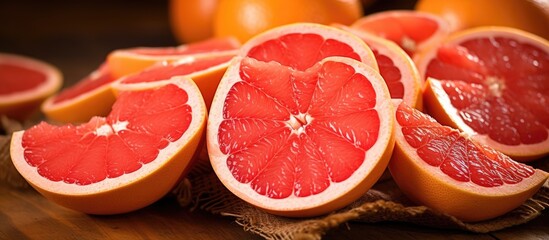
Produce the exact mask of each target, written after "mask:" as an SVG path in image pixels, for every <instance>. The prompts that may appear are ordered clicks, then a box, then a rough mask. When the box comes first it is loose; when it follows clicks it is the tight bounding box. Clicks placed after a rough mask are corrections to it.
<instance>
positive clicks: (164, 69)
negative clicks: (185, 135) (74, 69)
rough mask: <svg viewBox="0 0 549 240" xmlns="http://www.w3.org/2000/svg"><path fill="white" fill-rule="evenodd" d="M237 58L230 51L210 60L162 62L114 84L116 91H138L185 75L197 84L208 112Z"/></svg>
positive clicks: (193, 59)
mask: <svg viewBox="0 0 549 240" xmlns="http://www.w3.org/2000/svg"><path fill="white" fill-rule="evenodd" d="M234 55H235V52H227V53H225V54H221V53H220V54H219V55H215V56H209V57H201V58H194V57H192V56H188V57H185V58H181V59H179V60H176V61H172V62H165V61H163V62H160V63H157V64H155V65H152V66H150V67H148V68H145V69H144V70H142V71H140V72H137V73H134V74H130V75H127V76H125V77H122V78H121V79H119V80H118V81H116V82H114V83H113V84H112V87H113V90H114V91H115V92H118V91H127V90H136V89H141V88H143V87H145V88H146V87H149V86H150V84H151V83H152V82H156V83H158V84H164V83H163V82H166V81H171V80H170V79H171V78H172V77H174V76H186V77H189V78H191V79H192V80H193V81H194V82H195V83H196V84H197V85H198V88H199V89H200V91H201V93H202V96H203V97H204V101H205V102H206V107H207V108H208V109H209V108H210V105H211V103H212V99H213V96H214V93H215V90H216V89H217V85H218V84H219V81H220V80H221V77H223V74H224V73H225V70H226V69H227V67H228V66H229V62H230V61H231V59H232V58H233V57H234Z"/></svg>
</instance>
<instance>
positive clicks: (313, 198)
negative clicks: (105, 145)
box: [206, 57, 394, 217]
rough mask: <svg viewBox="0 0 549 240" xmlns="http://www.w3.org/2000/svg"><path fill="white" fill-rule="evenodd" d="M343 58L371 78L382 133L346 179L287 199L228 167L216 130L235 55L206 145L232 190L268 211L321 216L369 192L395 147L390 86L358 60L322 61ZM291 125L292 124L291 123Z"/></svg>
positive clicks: (235, 72) (231, 81) (217, 97)
mask: <svg viewBox="0 0 549 240" xmlns="http://www.w3.org/2000/svg"><path fill="white" fill-rule="evenodd" d="M328 61H336V62H343V63H346V64H348V65H350V66H353V67H354V68H355V71H356V72H357V73H358V74H363V75H364V76H366V77H367V79H369V80H370V82H371V83H372V85H373V86H374V89H375V90H376V93H377V94H379V95H377V97H376V104H375V109H376V111H378V115H379V116H380V117H381V120H380V124H381V125H380V128H379V132H380V134H379V137H378V139H377V141H376V143H375V144H374V145H373V146H372V147H371V148H370V149H369V150H368V151H367V152H366V154H367V156H365V158H364V161H363V163H362V164H361V166H360V167H359V168H358V169H357V170H356V171H355V172H354V173H353V174H352V175H351V176H350V177H349V178H348V179H346V180H345V181H342V182H340V183H335V182H331V183H330V184H331V185H330V186H329V187H328V188H327V189H326V190H324V191H323V192H321V193H319V194H315V195H310V196H307V197H296V196H295V195H291V196H290V197H287V198H284V199H272V198H269V197H267V196H264V195H261V194H259V193H257V192H256V191H254V190H253V189H252V188H251V187H250V185H249V184H246V183H240V182H239V181H238V180H236V179H235V178H234V177H233V175H232V173H231V171H230V170H229V168H228V167H227V158H228V156H227V155H225V154H223V153H222V152H221V150H220V148H219V146H220V144H219V142H218V136H217V133H218V132H219V126H220V123H221V121H222V120H223V112H222V109H223V107H222V106H223V104H224V101H225V97H226V96H227V94H228V93H229V91H230V90H231V88H232V86H233V85H235V84H236V83H238V82H240V81H241V80H240V78H239V77H236V76H239V71H240V64H241V62H242V57H235V59H233V64H231V66H230V67H229V68H228V69H227V72H226V73H225V77H224V78H223V79H222V80H221V83H220V84H219V87H218V89H217V92H216V95H215V97H214V100H213V103H212V109H211V111H210V117H209V119H208V125H207V133H206V135H207V140H208V141H207V147H208V153H209V156H210V161H211V164H212V167H213V169H214V171H215V173H216V175H217V177H218V178H219V179H220V180H221V182H222V183H223V184H224V185H225V187H227V188H228V189H229V190H230V191H231V192H232V193H233V194H235V195H236V196H238V197H239V198H241V199H243V200H244V201H246V202H248V203H250V204H252V205H254V206H256V207H258V208H260V209H263V210H264V211H266V212H269V213H272V214H275V215H281V216H287V217H310V216H318V215H322V214H326V213H329V212H331V211H335V210H337V209H340V208H342V207H344V206H346V205H348V204H350V203H351V202H353V201H355V200H356V199H358V198H359V197H360V196H362V195H363V194H364V193H366V192H367V191H368V190H369V189H370V188H371V187H372V186H373V185H374V183H375V182H376V181H377V180H378V179H379V178H380V177H381V175H382V174H383V172H384V171H385V169H386V168H387V164H388V162H389V159H390V157H391V152H392V149H393V147H394V136H393V124H394V114H393V113H394V112H393V105H392V102H391V97H390V94H389V90H388V89H387V86H386V85H385V82H384V80H383V79H382V78H381V76H380V75H379V73H378V72H377V71H376V70H375V69H373V68H371V67H369V66H367V65H365V64H361V63H359V62H357V61H356V60H353V59H350V58H345V57H327V58H325V59H323V60H322V61H320V63H321V64H322V63H325V62H328ZM288 127H289V128H291V126H289V125H288Z"/></svg>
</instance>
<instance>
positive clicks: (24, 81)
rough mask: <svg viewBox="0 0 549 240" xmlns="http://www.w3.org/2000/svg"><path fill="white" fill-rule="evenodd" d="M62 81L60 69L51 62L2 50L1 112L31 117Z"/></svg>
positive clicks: (8, 114) (2, 113)
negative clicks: (6, 52)
mask: <svg viewBox="0 0 549 240" xmlns="http://www.w3.org/2000/svg"><path fill="white" fill-rule="evenodd" d="M62 83H63V77H62V76H61V73H60V72H59V70H58V69H57V68H56V67H54V66H52V65H50V64H48V63H45V62H43V61H39V60H36V59H32V58H29V57H24V56H19V55H14V54H5V53H0V85H2V87H1V88H0V115H6V116H8V117H10V118H15V119H19V120H23V119H25V118H27V117H28V116H29V115H30V114H31V113H33V112H34V111H35V110H36V109H37V107H38V106H40V104H41V103H42V101H44V100H45V99H46V98H47V97H49V96H51V95H53V94H54V93H55V92H57V91H58V90H59V89H60V88H61V85H62Z"/></svg>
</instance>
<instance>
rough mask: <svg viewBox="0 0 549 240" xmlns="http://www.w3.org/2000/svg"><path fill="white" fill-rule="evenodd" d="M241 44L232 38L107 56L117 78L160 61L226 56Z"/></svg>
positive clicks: (121, 51)
mask: <svg viewBox="0 0 549 240" xmlns="http://www.w3.org/2000/svg"><path fill="white" fill-rule="evenodd" d="M239 47H240V42H239V41H238V40H236V39H235V38H232V37H223V38H210V39H206V40H203V41H199V42H193V43H189V44H183V45H180V46H178V47H137V48H129V49H119V50H115V51H113V52H111V53H110V54H109V55H108V56H107V62H108V64H109V66H110V67H111V69H112V72H113V76H114V77H115V78H121V77H123V76H126V75H129V74H132V73H136V72H139V71H141V70H143V69H145V68H147V67H149V66H151V65H154V64H155V63H157V62H160V61H176V60H179V59H180V58H183V57H188V56H192V57H194V58H199V57H204V56H212V55H218V54H220V53H221V54H226V52H227V51H236V50H237V49H238V48H239Z"/></svg>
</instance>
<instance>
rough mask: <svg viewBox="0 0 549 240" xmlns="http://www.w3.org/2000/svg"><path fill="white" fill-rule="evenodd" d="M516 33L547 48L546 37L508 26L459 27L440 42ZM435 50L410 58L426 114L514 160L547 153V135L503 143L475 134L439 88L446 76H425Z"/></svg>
mask: <svg viewBox="0 0 549 240" xmlns="http://www.w3.org/2000/svg"><path fill="white" fill-rule="evenodd" d="M517 35H520V36H524V38H521V41H525V42H528V43H530V44H533V45H535V46H538V47H540V48H542V49H547V52H549V42H548V41H547V40H545V39H543V38H541V37H539V36H536V35H533V34H531V33H528V32H524V31H521V30H518V29H512V28H508V27H477V28H473V29H468V30H463V31H459V32H456V33H454V34H452V35H450V36H449V37H448V38H447V39H446V40H444V41H443V42H442V43H441V45H445V44H450V45H455V44H458V43H460V42H464V41H467V40H470V39H475V38H478V37H489V36H502V37H510V38H515V37H517ZM436 50H437V48H436V47H435V48H431V49H429V50H428V51H425V52H423V53H421V54H419V55H418V56H417V57H416V58H414V62H415V63H416V65H417V68H418V70H419V72H420V75H421V79H424V80H425V81H426V82H425V84H424V89H423V102H424V103H425V104H424V106H425V107H426V110H427V111H428V112H429V113H430V115H432V116H434V117H435V118H436V119H437V121H439V122H440V123H442V124H444V125H447V126H451V127H453V128H457V129H460V130H461V131H462V132H464V133H465V134H467V135H469V136H470V137H471V138H473V139H474V140H475V141H477V142H480V143H482V144H485V145H489V146H490V147H492V148H494V149H496V150H497V151H500V152H502V153H504V154H506V155H508V156H510V157H511V158H513V159H515V160H519V161H523V162H527V161H532V160H536V159H539V158H541V157H543V156H546V155H548V154H549V139H546V140H545V141H543V142H539V143H535V144H519V145H507V144H502V143H499V142H497V141H495V140H493V139H491V138H490V137H489V136H488V135H484V134H477V133H476V131H474V130H473V129H472V128H471V127H470V126H469V125H467V124H466V123H465V122H464V121H463V119H461V117H459V114H458V113H457V109H456V108H455V107H454V106H453V105H452V104H451V102H450V98H449V96H448V95H447V94H446V93H445V91H444V90H443V89H442V86H441V83H440V81H438V80H447V79H435V78H431V77H429V78H427V77H426V71H427V66H428V64H429V62H430V61H431V60H432V59H433V58H435V57H436ZM546 131H548V132H549V129H547V128H546Z"/></svg>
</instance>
